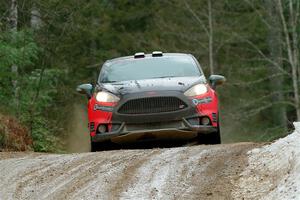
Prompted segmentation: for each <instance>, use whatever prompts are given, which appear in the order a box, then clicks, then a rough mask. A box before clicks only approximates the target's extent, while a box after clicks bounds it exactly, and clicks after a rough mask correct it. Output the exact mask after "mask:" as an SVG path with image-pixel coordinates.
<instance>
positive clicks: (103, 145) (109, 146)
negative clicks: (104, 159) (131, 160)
mask: <svg viewBox="0 0 300 200" xmlns="http://www.w3.org/2000/svg"><path fill="white" fill-rule="evenodd" d="M90 142H91V152H96V151H107V150H115V149H117V148H118V146H117V145H116V144H114V143H112V142H110V141H105V142H93V141H92V139H91V140H90Z"/></svg>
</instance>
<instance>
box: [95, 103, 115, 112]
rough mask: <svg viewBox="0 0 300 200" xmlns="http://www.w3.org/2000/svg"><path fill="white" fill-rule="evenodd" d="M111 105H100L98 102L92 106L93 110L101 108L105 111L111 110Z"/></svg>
mask: <svg viewBox="0 0 300 200" xmlns="http://www.w3.org/2000/svg"><path fill="white" fill-rule="evenodd" d="M113 109H114V108H113V107H110V106H100V105H98V104H95V106H94V111H96V110H102V111H105V112H112V111H113Z"/></svg>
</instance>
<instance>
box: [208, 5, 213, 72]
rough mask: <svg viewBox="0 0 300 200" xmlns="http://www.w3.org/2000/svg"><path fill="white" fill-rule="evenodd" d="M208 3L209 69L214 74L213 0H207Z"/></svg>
mask: <svg viewBox="0 0 300 200" xmlns="http://www.w3.org/2000/svg"><path fill="white" fill-rule="evenodd" d="M207 4H208V30H209V34H208V41H209V44H208V47H209V69H210V74H214V53H213V51H214V49H213V45H214V44H213V39H214V38H213V24H212V20H213V19H212V7H211V0H207Z"/></svg>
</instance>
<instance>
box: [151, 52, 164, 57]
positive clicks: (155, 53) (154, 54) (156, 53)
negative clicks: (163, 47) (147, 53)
mask: <svg viewBox="0 0 300 200" xmlns="http://www.w3.org/2000/svg"><path fill="white" fill-rule="evenodd" d="M161 56H163V53H162V52H161V51H153V52H152V57H161Z"/></svg>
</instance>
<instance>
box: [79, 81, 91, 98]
mask: <svg viewBox="0 0 300 200" xmlns="http://www.w3.org/2000/svg"><path fill="white" fill-rule="evenodd" d="M76 91H77V92H78V93H79V94H86V95H87V97H88V98H89V99H90V98H91V97H92V92H93V86H92V84H89V83H88V84H81V85H78V86H77V88H76Z"/></svg>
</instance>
